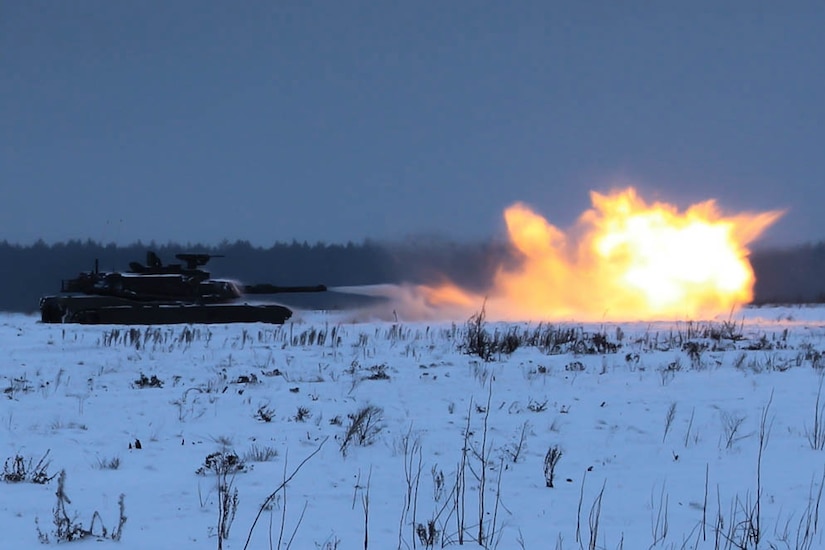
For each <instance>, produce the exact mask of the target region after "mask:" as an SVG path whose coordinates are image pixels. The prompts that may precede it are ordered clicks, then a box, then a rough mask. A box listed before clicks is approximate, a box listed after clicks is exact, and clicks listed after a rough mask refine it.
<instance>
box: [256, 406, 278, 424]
mask: <svg viewBox="0 0 825 550" xmlns="http://www.w3.org/2000/svg"><path fill="white" fill-rule="evenodd" d="M274 418H275V410H274V409H270V408H269V407H268V406H267V405H261V406H260V407H258V410H257V411H255V419H256V420H260V421H261V422H272V420H273V419H274Z"/></svg>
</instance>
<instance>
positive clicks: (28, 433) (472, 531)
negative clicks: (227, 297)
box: [0, 307, 825, 549]
mask: <svg viewBox="0 0 825 550" xmlns="http://www.w3.org/2000/svg"><path fill="white" fill-rule="evenodd" d="M559 327H560V328H563V329H570V330H571V331H572V333H573V334H575V335H577V337H578V338H584V339H585V341H589V340H587V338H589V337H590V336H592V335H593V334H596V333H599V334H602V335H604V336H606V338H607V340H608V341H609V342H611V343H615V344H617V345H618V348H617V349H616V350H615V352H611V351H609V350H608V352H606V353H583V351H585V350H583V349H582V347H578V348H574V349H562V350H557V351H560V352H559V353H549V352H548V351H547V350H543V349H540V348H537V347H520V348H519V349H517V350H516V351H515V352H514V353H512V354H511V355H505V354H495V355H494V356H493V358H492V360H491V361H489V362H485V361H482V360H480V358H479V357H477V356H473V355H469V354H467V353H465V352H464V351H463V350H462V343H463V342H464V339H465V330H466V326H465V323H464V322H463V321H460V322H456V323H450V322H433V323H424V322H397V323H395V322H386V321H369V322H354V321H352V320H351V319H349V318H348V317H347V314H346V313H336V314H332V313H323V312H305V313H301V314H298V315H296V317H295V318H294V319H293V321H292V322H289V323H287V324H286V325H283V326H270V325H210V326H162V327H136V328H134V329H130V328H129V327H108V326H76V325H45V324H41V323H39V322H37V319H36V318H35V317H32V316H26V315H17V314H6V315H2V316H0V349H2V350H3V368H2V374H1V375H0V376H1V378H0V386H1V387H2V389H4V394H3V396H4V397H3V398H2V399H0V461H3V460H7V459H8V460H7V462H6V469H7V470H6V471H9V468H11V467H12V466H13V464H12V463H13V461H14V457H16V456H21V457H23V458H24V460H25V462H28V461H29V459H31V460H32V462H33V464H36V463H37V461H38V460H39V459H40V458H41V457H42V456H43V455H44V454H45V453H46V452H47V451H48V452H49V454H48V457H47V460H50V463H49V466H48V468H47V471H48V473H49V475H53V474H57V473H58V472H59V471H61V470H65V472H66V483H65V493H66V495H67V496H68V497H69V499H70V500H71V502H70V503H67V504H66V509H67V511H68V513H69V515H70V517H72V518H74V521H76V522H77V523H81V524H83V526H84V527H85V528H88V527H89V525H90V522H91V520H92V515H93V513H94V512H95V511H98V512H99V513H100V515H101V518H102V520H103V521H102V523H103V525H105V527H106V528H107V529H108V532H109V533H111V532H112V530H113V529H114V528H115V527H116V526H117V523H118V497H119V495H120V494H123V495H125V499H124V502H125V514H126V516H127V518H128V519H127V522H126V524H125V525H124V527H123V533H122V538H121V540H120V541H119V542H113V541H111V540H107V541H106V542H101V543H95V544H96V545H97V546H96V547H105V546H106V545H116V546H113V547H118V548H123V549H127V548H128V549H132V548H134V549H138V548H190V547H197V548H210V547H213V548H217V547H219V540H218V538H217V535H216V533H217V523H218V495H219V492H218V488H217V485H218V477H217V476H216V475H215V474H214V473H209V472H207V473H205V474H203V475H200V474H198V473H196V471H197V470H198V469H199V468H200V467H201V466H203V465H204V461H205V459H206V457H207V456H208V455H210V454H211V453H214V452H219V451H220V452H226V453H228V452H230V451H234V452H236V453H237V454H238V455H239V456H240V457H241V458H242V459H243V458H244V455H245V454H246V453H248V451H249V450H250V449H251V448H252V447H253V446H257V447H258V448H259V449H265V448H271V449H273V450H275V451H277V456H276V457H274V458H273V459H272V460H270V461H266V462H252V461H250V460H246V466H247V467H246V468H245V470H246V471H243V472H239V473H237V474H235V475H234V476H232V475H230V476H229V477H228V481H229V482H231V483H232V485H233V487H234V488H236V489H237V491H238V502H239V504H238V508H237V515H236V516H235V518H234V522H232V524H231V529H230V532H229V536H228V538H227V539H226V540H223V541H220V542H221V543H222V546H223V548H227V549H240V548H244V546H245V544H246V540H247V536H248V535H249V534H250V532H251V541H250V543H249V548H270V547H272V548H278V547H279V538H280V539H281V543H280V547H281V548H286V547H287V546H288V541H289V540H290V538H291V537H293V535H294V540H292V543H291V547H292V548H296V549H303V548H307V549H312V548H325V549H332V548H335V547H336V544H337V547H338V548H341V549H346V548H363V547H364V545H365V543H364V538H365V531H366V533H367V534H368V546H369V548H377V549H385V548H413V547H417V548H421V547H423V545H422V543H421V541H420V540H419V539H418V538H417V537H416V536H415V535H414V526H415V525H416V524H418V523H421V524H423V525H426V524H427V520H429V519H432V518H437V520H436V522H435V525H436V527H437V528H438V530H439V531H441V532H442V533H441V534H442V535H443V537H445V538H444V539H443V540H444V542H445V543H446V544H447V545H450V544H453V545H457V543H458V538H459V535H458V532H457V531H458V523H459V522H458V519H457V516H458V514H457V512H456V503H455V499H454V498H452V497H451V491H452V489H453V487H454V485H455V483H456V479H457V475H458V473H459V471H460V464H461V463H462V454H463V453H462V449H463V448H465V432H466V427H467V426H468V425H469V434H467V437H466V439H467V443H468V452H467V454H466V467H465V470H464V480H465V483H466V484H465V491H464V499H463V506H461V501H460V502H459V507H458V508H459V509H461V508H462V507H463V509H464V516H465V517H464V523H465V527H466V534H465V535H464V540H465V543H467V544H470V543H471V542H472V540H473V539H474V538H476V537H477V535H478V530H479V529H478V521H479V514H480V511H479V501H480V498H479V489H480V484H481V479H480V478H481V477H482V476H481V472H482V469H481V458H480V457H481V456H484V457H486V460H485V462H486V475H485V476H484V478H485V489H484V493H483V495H484V498H483V501H484V508H485V509H484V515H483V522H484V536H485V538H486V537H492V538H493V540H491V541H488V542H487V546H489V547H498V548H502V549H510V548H521V547H524V548H528V549H533V548H565V549H566V548H571V549H572V548H580V547H584V548H587V547H589V544H590V539H591V535H592V534H593V531H596V533H595V539H596V542H595V547H597V548H611V549H612V548H620V547H624V548H628V549H636V548H650V547H653V548H681V547H682V545H683V543H685V542H686V544H685V547H686V548H716V547H717V546H716V545H717V539H718V540H719V541H720V542H719V547H722V548H724V547H725V545H726V544H727V540H726V539H733V541H734V542H735V543H738V542H739V541H740V540H742V539H743V537H744V538H747V536H748V535H749V533H750V535H751V537H752V536H753V531H752V530H751V531H750V532H749V531H748V530H747V528H748V527H749V526H750V525H754V526H756V525H757V521H756V520H757V519H758V527H759V533H760V537H761V540H760V546H763V547H769V543H772V544H774V545H776V547H778V548H817V547H823V537H822V534H821V532H820V531H821V530H819V528H818V525H816V524H815V523H814V520H818V519H819V511H818V510H819V507H818V504H819V500H818V499H819V494H820V493H819V491H820V490H821V488H822V483H823V475H824V474H825V470H824V469H823V468H824V466H825V451H822V450H816V449H813V448H812V445H811V442H810V441H809V439H810V437H809V436H811V435H812V430H814V429H815V425H814V422H815V417H816V414H815V413H816V408H817V395H818V390H819V387H820V383H821V381H822V372H823V368H825V357H823V354H825V309H823V308H819V307H794V308H790V307H784V308H783V307H764V308H752V309H745V310H742V311H740V312H737V313H735V314H734V315H733V316H731V318H730V319H719V320H714V321H710V322H682V323H622V324H580V323H572V322H571V323H564V324H562V325H559V326H557V327H554V328H559ZM514 328H518V329H525V330H526V329H531V330H535V329H537V328H538V329H539V330H550V326H548V325H541V326H539V325H536V324H531V323H527V322H524V323H508V324H503V323H488V324H487V326H486V329H487V330H488V331H489V332H490V333H491V334H492V333H493V332H494V331H495V330H498V331H499V332H500V333H504V332H506V331H507V330H511V329H514ZM714 331H715V332H714ZM740 332H741V335H742V338H741V339H730V338H728V337H727V336H730V335H736V334H739V333H740ZM319 336H320V337H322V341H319ZM575 349H578V353H577V352H576V351H575ZM383 374H386V376H383ZM142 375H143V376H145V377H146V378H145V380H146V381H147V382H148V381H151V378H152V376H156V377H157V378H158V379H159V380H160V381H162V383H163V385H162V387H139V384H137V383H136V382H137V381H138V380H139V379H141V376H142ZM387 377H388V378H387ZM146 385H147V386H151V384H146ZM488 400H489V404H490V405H489V408H488V407H487V403H488ZM823 404H825V399H823ZM366 406H375V407H379V408H380V409H381V411H382V412H381V415H380V416H381V418H380V423H379V425H378V428H379V431H378V432H377V433H376V434H374V438H373V439H374V441H372V442H371V444H369V445H365V446H361V445H359V444H358V442H357V441H354V442H352V443H351V444H350V445H348V446H347V449H346V451H347V452H346V453H344V452H342V450H341V447H342V442H343V440H344V437H345V431H346V429H347V427H348V424H349V422H350V419H349V418H348V415H352V414H354V413H356V411H358V410H360V409H363V408H364V407H366ZM299 407H302V408H304V409H305V411H304V412H305V413H306V418H304V419H303V420H299V419H296V416H297V414H298V410H299ZM674 407H675V408H674ZM671 410H673V419H672V423H671V424H670V426H669V427H668V428H667V429H666V424H667V417H668V412H669V411H671ZM485 411H486V412H485ZM270 415H271V418H270V421H269V422H267V421H265V420H264V419H263V417H264V416H266V417H269V416H270ZM763 418H764V419H765V420H764V423H763V422H762V419H763ZM485 422H486V430H485ZM737 422H738V423H739V425H738V426H736V428H737V429H736V431H735V432H734V433H730V432H731V431H732V429H733V427H734V426H735V425H736V424H737ZM820 429H822V428H820ZM760 430H763V431H764V432H765V437H764V438H762V439H761V441H762V453H761V459H760V437H759V436H760ZM522 431H523V432H524V440H523V446H522V448H521V449H520V450H519V451H518V452H517V451H516V447H517V445H518V442H519V440H520V439H521V434H522ZM136 440H139V441H140V443H141V445H140V446H141V448H140V449H136V448H134V447H135V442H136ZM405 442H406V448H407V450H408V452H406V453H405ZM319 447H320V450H319V451H318V453H317V454H316V455H314V456H313V457H312V458H310V459H309V460H308V461H307V462H306V463H305V464H304V465H303V466H302V467H301V468H300V469H298V470H297V472H296V473H295V476H294V478H293V479H291V481H289V483H288V484H287V486H286V491H285V492H283V491H278V492H277V494H276V495H275V498H274V499H273V503H272V505H271V506H268V507H267V508H268V509H266V510H264V511H263V514H262V516H261V519H260V520H259V521H258V523H257V524H256V526H255V528H254V530H252V529H251V527H252V525H253V520H254V518H255V516H256V514H257V513H258V511H259V508H260V506H261V504H262V503H263V502H264V501H265V499H266V498H267V496H268V495H270V494H271V493H273V492H274V491H275V490H276V489H277V488H278V486H279V485H280V484H281V482H282V480H283V479H284V476H288V475H290V474H292V473H293V472H294V471H295V469H296V468H298V466H299V464H300V463H301V461H302V460H304V459H305V458H307V457H308V456H310V455H311V453H313V452H314V451H316V450H318V449H319ZM551 447H558V449H559V450H560V451H561V452H562V455H561V458H560V459H559V461H558V463H557V465H556V467H555V483H554V487H553V488H548V487H546V482H545V476H544V470H543V465H544V460H545V455H546V454H547V452H548V449H550V448H551ZM418 449H420V454H419V453H418V452H417V451H418ZM514 455H517V457H514ZM112 459H119V466H118V467H117V468H105V467H101V463H104V464H105V463H107V462H109V461H111V460H112ZM405 465H406V467H407V469H406V473H405ZM440 473H442V474H443V479H444V482H443V484H441V485H440V488H437V483H436V482H435V480H434V479H435V477H437V476H439V474H440ZM419 474H420V477H418V480H419V481H418V483H417V484H416V483H415V477H416V476H419ZM408 476H410V477H411V481H410V485H409V486H408V481H407V479H408ZM57 485H58V480H57V478H54V479H52V480H51V481H50V482H49V483H46V484H36V483H30V482H25V481H24V482H19V483H12V482H6V483H3V484H2V486H1V487H0V494H1V495H2V498H0V532H2V533H3V545H4V547H6V548H36V547H40V543H39V542H38V531H37V528H38V526H37V525H36V524H35V521H36V520H37V521H38V525H39V528H40V530H41V531H42V532H43V533H45V534H48V535H49V536H50V538H51V539H52V541H53V542H54V538H55V537H54V529H55V527H54V525H53V515H54V514H53V510H54V507H55V503H56V496H55V492H56V490H57ZM410 487H411V489H412V491H411V492H410V493H409V494H410V495H411V498H412V500H413V502H412V504H411V505H410V506H409V508H407V506H406V505H405V499H406V497H407V495H408V489H409V488H410ZM602 491H603V492H602ZM600 492H602V497H601V501H600V502H601V507H600V508H598V496H599V493H600ZM757 502H758V504H759V509H758V514H757V513H756V510H757V507H756V504H757ZM365 507H366V508H367V510H368V511H366V512H365ZM75 514H76V517H75ZM720 515H721V517H722V524H721V528H720V527H719V525H720V524H719V517H720ZM749 517H750V519H751V521H750V523H749V522H748V518H749ZM809 520H810V526H808V521H809ZM597 523H598V525H596V524H597ZM282 526H283V527H282ZM806 528H809V531H811V530H814V529H815V528H816V532H815V534H812V535H810V536H809V537H808V538H807V539H804V540H803V537H804V531H805V529H806ZM282 529H283V535H281V534H280V533H281V531H282ZM95 530H96V532H98V533H99V525H96V526H95ZM577 532H578V534H579V537H578V538H579V540H580V541H581V542H579V541H577ZM270 537H271V539H270ZM270 541H271V542H270ZM441 541H442V539H439V543H438V544H436V545H435V546H436V547H441V546H442V542H441ZM84 544H87V543H86V542H81V543H79V545H80V546H81V547H82V546H83V545H84ZM100 545H103V546H100ZM622 545H623V546H622ZM753 546H754V541H753V540H751V541H750V542H749V543H748V544H747V545H746V547H748V548H750V547H753ZM733 547H736V546H735V544H734V545H733Z"/></svg>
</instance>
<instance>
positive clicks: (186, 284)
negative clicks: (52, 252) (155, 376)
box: [40, 251, 327, 325]
mask: <svg viewBox="0 0 825 550" xmlns="http://www.w3.org/2000/svg"><path fill="white" fill-rule="evenodd" d="M175 257H176V258H177V259H178V260H180V261H181V262H182V263H171V264H166V265H164V264H163V262H161V260H160V258H159V257H158V256H157V254H155V253H154V252H151V251H150V252H147V253H146V264H145V265H144V264H141V263H140V262H131V263H130V264H129V269H128V270H127V271H123V272H121V271H109V272H107V271H100V270H99V268H98V262H97V261H95V267H94V270H93V271H84V272H81V273H80V274H79V275H78V276H77V277H75V278H74V279H68V280H64V281H62V283H61V288H60V290H61V294H59V295H55V296H45V297H43V298H41V299H40V317H41V320H42V321H43V322H44V323H81V324H107V325H109V324H112V325H159V324H173V323H273V324H283V323H284V322H285V321H286V320H287V319H289V318H290V317H291V316H292V310H290V309H289V308H288V307H286V306H283V305H279V304H248V303H246V302H245V301H244V297H245V296H247V295H264V294H280V293H287V292H289V293H294V292H324V291H326V290H327V288H326V287H325V286H324V285H315V286H277V285H272V284H254V285H244V284H242V283H238V282H236V281H232V280H229V279H213V278H212V277H211V275H210V274H209V272H208V271H206V270H204V269H202V268H203V266H205V265H206V264H207V263H208V262H209V260H211V259H212V258H220V257H222V256H220V255H214V254H176V255H175Z"/></svg>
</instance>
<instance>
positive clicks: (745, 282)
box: [421, 188, 782, 321]
mask: <svg viewBox="0 0 825 550" xmlns="http://www.w3.org/2000/svg"><path fill="white" fill-rule="evenodd" d="M590 197H591V200H592V203H593V208H592V209H590V210H588V211H586V212H585V213H584V214H582V215H581V217H580V218H579V221H578V223H577V224H576V226H575V227H574V228H573V230H572V231H570V232H568V233H564V232H562V231H561V230H559V229H558V228H556V227H555V226H553V225H552V224H550V223H549V222H548V221H547V220H545V219H544V218H543V217H541V216H540V215H538V214H536V213H535V212H534V211H533V210H531V209H530V208H529V207H528V206H526V205H525V204H522V203H516V204H514V205H512V206H510V207H509V208H508V209H507V210H506V211H505V212H504V219H505V222H506V224H507V231H508V234H509V238H510V242H511V244H512V246H513V247H514V248H515V249H516V250H517V251H518V252H519V254H520V255H521V257H522V262H521V265H520V266H519V267H518V268H517V269H515V270H513V269H507V268H504V267H499V269H498V272H497V274H496V276H495V280H494V284H493V287H492V288H491V289H489V291H488V292H487V293H486V295H485V296H481V295H474V294H473V293H470V292H467V291H465V290H463V289H461V288H459V287H456V286H455V285H452V284H446V285H441V286H439V287H422V289H421V291H422V293H423V294H424V296H425V299H426V301H427V302H428V303H430V304H433V305H435V306H437V307H442V306H449V307H450V308H455V307H457V306H461V307H464V308H471V309H470V312H472V311H473V310H478V309H479V308H480V307H481V304H482V303H483V302H484V300H485V299H486V311H487V314H488V315H489V316H490V317H491V318H495V319H510V320H513V319H522V320H539V319H570V318H575V319H577V320H582V321H586V320H600V319H610V320H640V319H668V318H670V319H681V318H691V319H694V318H699V317H707V316H710V317H712V316H715V315H718V314H722V313H724V314H729V313H730V312H731V310H732V309H733V308H735V307H737V306H740V305H742V304H745V303H748V302H749V301H751V299H752V298H753V284H754V282H755V277H754V274H753V269H752V268H751V265H750V262H749V261H748V254H749V251H748V249H747V245H748V244H749V243H751V242H752V241H753V240H754V239H756V238H757V237H758V236H759V235H760V234H761V233H762V231H763V230H764V229H765V228H767V227H768V226H769V225H771V224H772V223H773V222H775V221H776V220H777V219H778V218H779V217H780V216H781V215H782V212H780V211H772V212H762V213H755V214H739V215H735V216H723V215H722V214H721V213H720V212H719V210H718V208H717V207H716V203H715V202H714V201H713V200H709V201H706V202H703V203H700V204H696V205H693V206H691V207H690V208H688V209H687V210H686V211H684V212H679V210H678V209H677V208H676V207H674V206H671V205H669V204H664V203H653V204H647V203H645V201H644V200H642V199H641V198H640V197H639V196H638V194H637V193H636V191H635V189H633V188H627V189H624V190H622V191H617V192H614V193H611V194H607V195H604V194H601V193H597V192H591V194H590Z"/></svg>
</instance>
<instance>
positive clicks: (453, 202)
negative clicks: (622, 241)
mask: <svg viewBox="0 0 825 550" xmlns="http://www.w3.org/2000/svg"><path fill="white" fill-rule="evenodd" d="M674 4H676V3H670V2H661V3H657V2H614V1H595V0H594V1H587V2H551V1H547V0H545V1H535V2H529V1H524V2H483V1H470V0H466V1H464V0H456V1H449V2H445V1H443V0H441V1H414V2H413V1H409V2H361V1H357V2H356V1H322V2H316V1H307V0H300V1H290V0H278V1H274V0H273V1H268V2H263V1H260V2H257V1H256V2H246V1H245V2H228V1H220V2H218V1H212V0H196V1H194V0H193V1H165V0H164V1H141V2H137V1H134V2H111V1H109V0H107V1H92V0H83V1H66V2H62V1H32V0H7V1H5V2H3V3H2V5H1V6H0V220H2V224H0V240H3V239H5V240H8V241H9V242H19V243H25V244H28V243H32V242H34V241H36V240H37V239H40V238H42V239H44V240H45V241H46V242H50V243H51V242H57V241H64V240H67V239H84V240H85V239H87V238H91V239H93V240H96V241H102V242H106V243H108V242H117V243H120V244H129V243H132V242H135V241H137V240H138V239H140V240H142V241H143V242H144V243H145V242H148V241H150V240H155V241H157V242H160V243H166V242H169V241H176V242H182V243H186V242H191V243H197V242H200V243H204V244H218V243H219V242H220V241H221V240H223V239H228V240H231V241H234V240H236V239H244V240H248V241H251V242H252V243H253V244H256V245H262V246H269V245H271V244H273V243H274V242H276V241H291V240H292V239H297V240H298V241H308V242H310V243H313V242H316V241H323V242H326V243H345V242H347V241H350V240H352V241H355V242H360V241H361V240H363V239H365V238H371V239H378V240H398V239H404V238H406V237H409V236H422V235H423V236H443V237H446V238H449V239H454V240H458V241H471V240H479V239H486V238H490V237H493V236H498V235H501V233H502V231H503V221H502V211H503V209H504V208H506V207H507V206H509V205H510V204H511V203H513V202H515V201H524V202H526V203H528V204H530V205H532V206H533V207H534V208H535V209H536V210H537V211H538V212H540V213H542V214H543V215H545V216H546V217H547V218H548V219H549V220H550V221H551V222H552V223H554V224H556V225H558V226H560V227H566V226H568V225H570V224H571V223H572V222H573V221H574V220H575V219H576V218H577V217H578V215H579V214H580V213H581V212H582V211H583V210H585V209H586V208H588V207H589V205H590V203H589V196H588V192H589V190H591V189H592V190H599V191H607V190H610V189H611V188H614V187H618V186H623V185H625V184H634V185H636V186H637V187H638V188H639V189H640V191H641V193H642V195H643V196H644V197H646V198H649V199H656V200H663V201H667V202H672V203H674V204H676V205H678V206H680V207H686V206H688V205H689V204H691V203H693V202H699V201H703V200H706V199H710V198H715V199H718V201H719V204H720V206H721V207H722V208H723V210H725V211H726V212H730V213H733V212H739V211H746V210H750V211H753V210H770V209H777V208H783V209H785V208H786V209H788V212H787V214H786V215H785V217H784V218H783V219H782V220H780V221H779V222H778V223H777V224H776V225H775V226H774V227H772V228H771V229H769V231H768V234H767V235H766V237H765V238H764V239H763V242H765V243H768V244H771V243H773V244H797V243H804V242H816V241H820V240H825V212H823V207H824V206H825V2H821V1H817V2H814V1H811V2H793V1H791V2H758V1H742V2H715V1H714V2H710V1H698V2H681V3H678V4H679V6H680V7H678V8H674V7H672V6H673V5H674Z"/></svg>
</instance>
